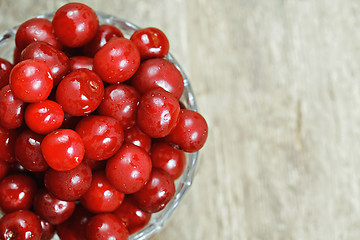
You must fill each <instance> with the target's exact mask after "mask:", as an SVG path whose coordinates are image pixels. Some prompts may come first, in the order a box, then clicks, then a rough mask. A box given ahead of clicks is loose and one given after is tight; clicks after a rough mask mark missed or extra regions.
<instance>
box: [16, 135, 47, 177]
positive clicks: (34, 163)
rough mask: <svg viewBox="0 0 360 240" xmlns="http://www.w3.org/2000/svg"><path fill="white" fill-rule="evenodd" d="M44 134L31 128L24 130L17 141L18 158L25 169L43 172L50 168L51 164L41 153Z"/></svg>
mask: <svg viewBox="0 0 360 240" xmlns="http://www.w3.org/2000/svg"><path fill="white" fill-rule="evenodd" d="M43 138H44V136H43V135H40V134H37V133H34V132H32V131H30V130H25V131H23V132H22V133H21V134H20V135H19V136H18V137H17V139H16V142H15V157H16V160H17V161H18V162H19V163H20V164H21V166H23V167H24V168H25V169H27V170H29V171H32V172H42V171H45V170H46V169H48V167H49V165H48V164H47V162H46V161H45V159H44V157H43V155H42V153H41V146H40V144H41V142H42V140H43Z"/></svg>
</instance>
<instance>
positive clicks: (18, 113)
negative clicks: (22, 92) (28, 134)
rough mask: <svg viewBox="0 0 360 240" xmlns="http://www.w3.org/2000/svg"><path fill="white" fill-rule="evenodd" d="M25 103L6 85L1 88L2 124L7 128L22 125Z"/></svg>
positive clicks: (0, 107) (0, 120) (0, 121)
mask: <svg viewBox="0 0 360 240" xmlns="http://www.w3.org/2000/svg"><path fill="white" fill-rule="evenodd" d="M24 109H25V103H24V102H23V101H22V100H20V99H18V98H16V97H15V96H14V94H13V92H12V91H11V89H10V86H9V85H6V86H5V87H3V88H2V89H1V90H0V124H1V125H2V126H3V127H5V128H7V129H15V128H18V127H20V126H21V125H22V123H23V119H24Z"/></svg>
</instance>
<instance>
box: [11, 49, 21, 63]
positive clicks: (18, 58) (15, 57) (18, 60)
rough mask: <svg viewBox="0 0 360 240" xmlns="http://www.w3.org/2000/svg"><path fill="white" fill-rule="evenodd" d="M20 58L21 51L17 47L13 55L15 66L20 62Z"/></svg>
mask: <svg viewBox="0 0 360 240" xmlns="http://www.w3.org/2000/svg"><path fill="white" fill-rule="evenodd" d="M20 57H21V51H20V50H19V49H18V48H17V47H15V48H14V53H13V63H14V65H15V64H17V63H19V62H20Z"/></svg>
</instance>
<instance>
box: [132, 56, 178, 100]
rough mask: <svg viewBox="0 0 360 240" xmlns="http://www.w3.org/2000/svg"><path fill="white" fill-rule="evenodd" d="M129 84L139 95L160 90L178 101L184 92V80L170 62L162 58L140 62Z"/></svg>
mask: <svg viewBox="0 0 360 240" xmlns="http://www.w3.org/2000/svg"><path fill="white" fill-rule="evenodd" d="M131 84H132V86H133V87H135V89H136V90H138V91H139V93H140V94H144V93H145V92H146V91H148V90H150V89H154V88H162V89H164V90H165V91H168V92H170V93H172V94H173V95H174V96H175V97H176V98H177V99H180V97H181V95H182V93H183V91H184V80H183V77H182V75H181V73H180V71H179V70H178V69H177V68H176V67H175V65H174V64H172V63H171V62H170V61H168V60H166V59H162V58H154V59H149V60H146V61H144V62H142V63H141V65H140V67H139V69H138V71H137V72H136V73H135V74H134V76H133V77H132V78H131Z"/></svg>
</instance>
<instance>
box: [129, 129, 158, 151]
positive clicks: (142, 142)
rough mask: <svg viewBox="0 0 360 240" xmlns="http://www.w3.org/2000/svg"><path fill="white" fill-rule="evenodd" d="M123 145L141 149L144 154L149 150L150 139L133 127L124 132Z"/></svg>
mask: <svg viewBox="0 0 360 240" xmlns="http://www.w3.org/2000/svg"><path fill="white" fill-rule="evenodd" d="M124 142H125V143H131V144H134V145H136V146H138V147H141V148H142V149H144V150H145V151H146V152H149V151H150V148H151V137H149V136H148V135H147V134H145V133H144V132H143V131H141V129H140V128H139V127H138V126H136V125H135V126H133V127H132V128H129V129H127V130H125V141H124Z"/></svg>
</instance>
